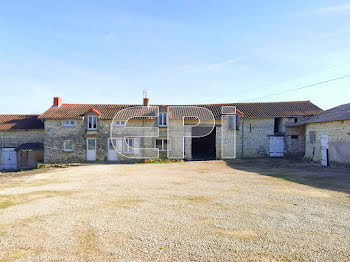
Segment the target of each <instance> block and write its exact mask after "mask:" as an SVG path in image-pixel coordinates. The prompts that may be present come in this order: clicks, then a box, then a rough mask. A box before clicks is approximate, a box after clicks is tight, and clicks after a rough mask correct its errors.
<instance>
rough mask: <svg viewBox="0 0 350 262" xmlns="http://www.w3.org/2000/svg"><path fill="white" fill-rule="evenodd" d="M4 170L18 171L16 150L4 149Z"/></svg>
mask: <svg viewBox="0 0 350 262" xmlns="http://www.w3.org/2000/svg"><path fill="white" fill-rule="evenodd" d="M1 151H2V169H17V153H16V151H15V148H2V150H1Z"/></svg>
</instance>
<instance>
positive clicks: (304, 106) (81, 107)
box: [39, 101, 323, 119]
mask: <svg viewBox="0 0 350 262" xmlns="http://www.w3.org/2000/svg"><path fill="white" fill-rule="evenodd" d="M137 106H140V105H104V104H62V105H61V106H60V107H50V108H49V109H48V110H46V111H45V112H44V113H43V114H41V115H40V116H39V118H43V119H79V118H82V116H83V114H84V113H85V112H86V111H88V110H89V109H91V108H93V109H95V110H97V111H98V112H100V113H101V116H100V118H101V119H113V117H114V116H115V114H116V113H117V112H119V111H120V110H122V109H124V108H127V107H137ZM153 106H157V105H153ZM158 106H159V107H161V106H165V107H167V106H170V105H158ZM173 106H179V105H173ZM182 106H198V107H205V108H207V109H209V110H210V111H211V112H212V113H213V115H214V117H215V119H220V118H221V112H222V111H221V108H222V107H223V106H236V107H237V110H238V111H239V112H242V113H243V114H244V115H245V117H251V118H256V117H294V116H312V115H317V114H319V113H321V112H323V110H322V109H321V108H319V107H318V106H316V105H314V104H313V103H311V102H310V101H295V102H264V103H227V104H206V105H182Z"/></svg>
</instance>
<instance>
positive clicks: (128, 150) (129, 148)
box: [123, 138, 134, 154]
mask: <svg viewBox="0 0 350 262" xmlns="http://www.w3.org/2000/svg"><path fill="white" fill-rule="evenodd" d="M129 141H131V145H130V142H129ZM128 145H129V146H128ZM133 146H134V139H133V138H125V139H124V142H123V153H125V154H132V153H133V152H134V151H133Z"/></svg>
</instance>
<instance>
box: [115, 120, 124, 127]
mask: <svg viewBox="0 0 350 262" xmlns="http://www.w3.org/2000/svg"><path fill="white" fill-rule="evenodd" d="M125 122H126V121H125V120H116V121H115V126H125Z"/></svg>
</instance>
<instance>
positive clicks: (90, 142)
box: [86, 138, 96, 161]
mask: <svg viewBox="0 0 350 262" xmlns="http://www.w3.org/2000/svg"><path fill="white" fill-rule="evenodd" d="M86 160H87V161H96V138H87V139H86Z"/></svg>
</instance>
